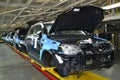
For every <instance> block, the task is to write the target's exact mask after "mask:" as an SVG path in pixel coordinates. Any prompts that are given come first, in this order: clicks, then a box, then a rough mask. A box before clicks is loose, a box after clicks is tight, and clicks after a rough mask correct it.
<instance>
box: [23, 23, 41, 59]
mask: <svg viewBox="0 0 120 80" xmlns="http://www.w3.org/2000/svg"><path fill="white" fill-rule="evenodd" d="M41 33H42V27H41V25H40V24H36V25H34V26H32V27H31V28H30V29H29V30H28V33H27V37H26V40H25V42H26V48H27V51H28V53H29V55H30V56H31V57H32V58H34V59H39V54H40V53H39V52H40V36H41Z"/></svg>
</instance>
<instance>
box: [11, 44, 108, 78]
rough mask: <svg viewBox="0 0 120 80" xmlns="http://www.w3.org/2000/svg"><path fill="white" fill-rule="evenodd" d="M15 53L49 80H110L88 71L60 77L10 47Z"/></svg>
mask: <svg viewBox="0 0 120 80" xmlns="http://www.w3.org/2000/svg"><path fill="white" fill-rule="evenodd" d="M10 47H11V48H12V49H13V50H14V51H15V52H16V53H18V54H19V55H20V56H21V57H23V58H24V59H26V60H27V61H28V62H30V63H31V64H32V65H34V67H35V68H37V69H38V70H39V71H40V72H42V73H43V74H44V75H45V76H47V77H48V78H49V79H50V80H110V79H108V78H106V77H103V76H101V75H98V74H95V73H93V72H90V71H84V72H83V73H82V74H81V76H80V77H77V75H69V76H68V77H60V76H59V74H58V73H57V72H56V71H55V68H54V67H43V66H42V65H41V64H39V63H38V62H36V61H35V60H33V59H30V58H29V56H28V55H27V54H25V53H23V52H19V51H18V50H16V49H15V48H14V47H13V46H10Z"/></svg>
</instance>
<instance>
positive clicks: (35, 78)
mask: <svg viewBox="0 0 120 80" xmlns="http://www.w3.org/2000/svg"><path fill="white" fill-rule="evenodd" d="M0 80H49V79H48V78H47V77H45V76H44V75H43V74H42V73H40V72H39V71H38V70H37V69H35V68H34V67H33V66H32V65H31V64H30V63H29V62H27V61H26V60H24V59H23V58H21V57H20V56H19V55H18V54H16V53H15V52H14V51H13V50H12V49H10V48H9V47H8V46H7V45H5V44H3V43H0Z"/></svg>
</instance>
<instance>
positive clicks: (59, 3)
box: [21, 0, 68, 25]
mask: <svg viewBox="0 0 120 80" xmlns="http://www.w3.org/2000/svg"><path fill="white" fill-rule="evenodd" d="M67 1H68V0H63V1H60V2H57V3H56V4H55V5H54V6H53V7H52V8H55V7H57V6H59V5H61V4H63V3H65V2H67ZM52 8H50V9H47V10H45V11H43V12H42V13H39V14H38V15H37V16H40V15H42V14H43V13H46V12H47V11H49V10H51V9H52ZM37 16H34V17H32V18H30V19H29V20H26V21H25V22H23V23H22V24H25V23H26V22H28V21H31V20H33V19H35V18H36V17H37ZM22 24H21V25H22Z"/></svg>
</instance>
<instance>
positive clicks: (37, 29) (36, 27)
mask: <svg viewBox="0 0 120 80" xmlns="http://www.w3.org/2000/svg"><path fill="white" fill-rule="evenodd" d="M39 31H42V27H41V25H36V26H34V33H37V32H39Z"/></svg>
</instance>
